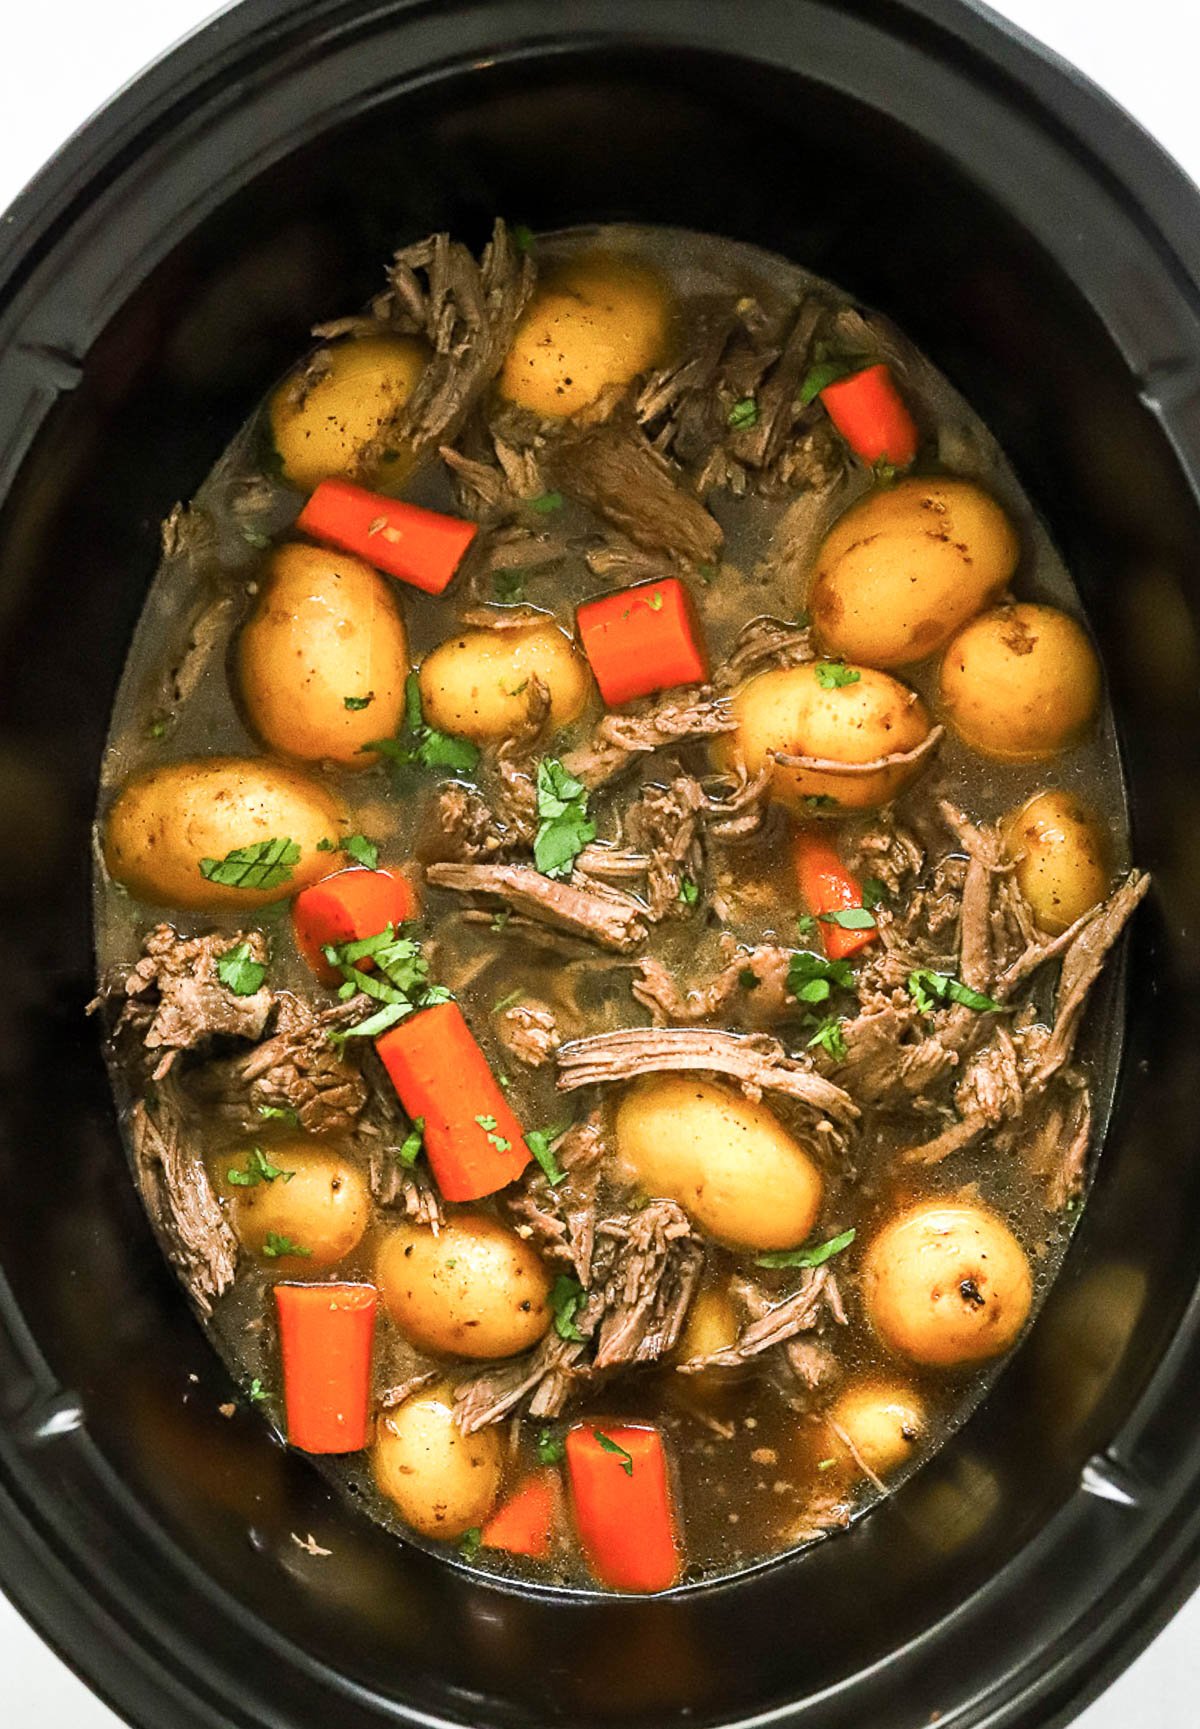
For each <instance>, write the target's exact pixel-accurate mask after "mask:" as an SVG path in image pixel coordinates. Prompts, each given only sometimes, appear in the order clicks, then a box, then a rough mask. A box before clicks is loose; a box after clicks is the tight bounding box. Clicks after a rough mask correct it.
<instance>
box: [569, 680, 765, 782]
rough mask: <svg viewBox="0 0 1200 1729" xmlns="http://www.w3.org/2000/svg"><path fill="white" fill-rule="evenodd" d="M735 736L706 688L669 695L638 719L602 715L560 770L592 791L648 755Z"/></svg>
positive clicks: (721, 705) (722, 702)
mask: <svg viewBox="0 0 1200 1729" xmlns="http://www.w3.org/2000/svg"><path fill="white" fill-rule="evenodd" d="M736 730H737V721H736V720H735V719H734V717H733V715H732V714H731V713H730V711H729V704H728V702H727V700H726V699H725V698H724V697H720V696H715V695H714V694H713V693H712V691H711V690H708V689H707V688H705V687H701V688H700V689H697V690H673V691H667V692H666V693H665V694H664V695H663V696H660V697H657V698H656V699H655V701H654V703H653V704H652V705H651V706H650V707H648V708H646V709H645V710H643V712H642V713H640V714H606V715H605V716H604V718H603V720H601V721H600V722H599V724H598V725H597V727H596V729H595V731H594V732H593V734H592V736H591V738H590V739H589V740H588V742H587V743H586V744H585V745H581V746H580V747H579V748H578V749H576V750H573V751H570V752H568V754H567V755H566V756H565V757H564V758H563V766H564V767H565V768H566V769H567V771H568V772H569V773H570V774H573V775H574V776H575V777H576V778H577V779H578V780H581V781H582V782H583V784H584V785H585V786H587V787H591V788H592V789H593V790H594V789H595V788H596V787H599V786H603V785H604V784H605V782H606V781H610V780H612V779H613V778H614V777H615V776H616V775H619V774H621V773H622V772H623V770H625V769H627V768H628V767H629V766H630V764H631V763H634V762H636V761H637V759H638V758H639V757H642V756H646V755H648V754H649V753H650V752H651V751H656V750H662V749H663V748H664V746H666V745H671V744H681V743H684V742H688V741H690V740H692V739H700V738H713V737H715V736H716V735H717V734H719V733H725V732H736Z"/></svg>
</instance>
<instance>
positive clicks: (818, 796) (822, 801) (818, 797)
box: [804, 792, 839, 816]
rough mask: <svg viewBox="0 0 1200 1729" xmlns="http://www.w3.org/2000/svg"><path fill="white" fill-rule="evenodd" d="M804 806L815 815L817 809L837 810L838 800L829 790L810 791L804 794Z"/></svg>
mask: <svg viewBox="0 0 1200 1729" xmlns="http://www.w3.org/2000/svg"><path fill="white" fill-rule="evenodd" d="M804 808H805V810H807V811H811V812H812V813H813V815H814V816H815V815H816V814H817V813H818V812H819V811H825V810H837V809H838V808H839V806H838V801H837V800H836V799H835V798H834V796H833V794H832V793H829V792H810V793H807V794H806V795H805V799H804Z"/></svg>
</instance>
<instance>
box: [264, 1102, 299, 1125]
mask: <svg viewBox="0 0 1200 1729" xmlns="http://www.w3.org/2000/svg"><path fill="white" fill-rule="evenodd" d="M258 1114H259V1116H260V1117H267V1118H268V1119H270V1120H272V1121H275V1122H280V1123H291V1125H292V1127H293V1128H299V1127H300V1118H299V1117H298V1116H297V1115H296V1113H295V1111H294V1110H292V1108H291V1106H290V1105H259V1107H258Z"/></svg>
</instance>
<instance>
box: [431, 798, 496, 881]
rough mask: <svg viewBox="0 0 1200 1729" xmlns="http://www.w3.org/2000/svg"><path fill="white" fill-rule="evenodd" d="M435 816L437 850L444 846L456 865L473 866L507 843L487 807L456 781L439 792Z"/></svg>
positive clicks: (480, 799) (481, 800)
mask: <svg viewBox="0 0 1200 1729" xmlns="http://www.w3.org/2000/svg"><path fill="white" fill-rule="evenodd" d="M435 817H436V828H437V833H438V835H439V837H440V845H439V851H440V850H442V848H443V847H444V849H445V851H446V852H447V853H448V854H449V856H450V858H451V860H453V861H455V862H457V863H460V864H475V863H477V862H478V861H479V860H480V859H484V858H491V857H492V856H493V855H494V854H496V853H498V852H502V851H503V850H504V849H505V847H507V846H508V844H509V836H508V834H507V833H506V831H505V830H504V829H502V828H501V826H500V825H499V823H497V821H496V818H495V816H494V815H493V813H492V810H491V808H490V806H489V805H488V804H487V803H486V802H485V801H484V800H483V799H482V798H481V797H480V796H479V794H478V793H477V792H475V791H473V790H472V788H470V787H465V786H461V785H460V784H459V783H458V782H457V781H452V782H451V783H450V785H449V786H444V787H443V788H442V789H441V791H440V792H439V793H438V795H437V803H436V806H435Z"/></svg>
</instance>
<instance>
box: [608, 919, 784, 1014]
mask: <svg viewBox="0 0 1200 1729" xmlns="http://www.w3.org/2000/svg"><path fill="white" fill-rule="evenodd" d="M722 946H723V947H726V948H727V950H728V954H729V959H728V962H727V964H726V965H725V966H724V967H722V969H721V971H720V972H719V973H716V974H714V975H713V976H712V977H711V978H708V979H705V980H701V981H698V982H697V983H695V984H692V985H689V986H687V988H686V989H683V990H681V989H680V987H679V985H678V984H677V983H676V982H675V980H674V978H673V977H672V976H671V974H670V972H669V971H668V969H667V968H666V967H665V966H664V965H663V963H662V961H660V960H658V959H656V958H655V957H654V956H651V955H645V956H643V957H642V959H641V960H639V961H638V963H637V964H638V974H639V976H638V977H637V978H635V979H634V981H633V994H634V997H635V998H636V999H637V1001H638V1002H639V1003H641V1004H642V1006H643V1008H647V1009H649V1011H650V1013H651V1015H652V1017H653V1019H654V1024H655V1026H659V1027H669V1026H695V1025H696V1024H697V1023H699V1022H701V1021H711V1020H713V1019H715V1018H716V1017H717V1016H718V1015H720V1016H721V1017H722V1019H723V1020H726V1021H733V1022H735V1023H736V1024H738V1025H739V1026H744V1027H751V1028H753V1027H765V1026H770V1025H772V1024H773V1023H774V1022H776V1021H780V1020H783V1019H785V1018H786V1017H787V1016H788V1015H789V1014H793V1015H794V1014H795V1013H796V1005H795V1002H794V1000H793V999H792V997H791V996H790V995H789V992H788V971H789V968H790V965H791V959H792V950H791V949H784V948H780V947H779V946H778V945H777V944H775V943H760V944H759V945H758V946H757V947H755V948H751V949H739V948H737V946H736V944H735V943H734V940H733V938H732V937H727V938H726V940H725V942H724V943H723V945H722Z"/></svg>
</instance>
